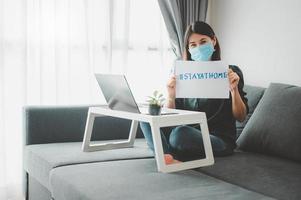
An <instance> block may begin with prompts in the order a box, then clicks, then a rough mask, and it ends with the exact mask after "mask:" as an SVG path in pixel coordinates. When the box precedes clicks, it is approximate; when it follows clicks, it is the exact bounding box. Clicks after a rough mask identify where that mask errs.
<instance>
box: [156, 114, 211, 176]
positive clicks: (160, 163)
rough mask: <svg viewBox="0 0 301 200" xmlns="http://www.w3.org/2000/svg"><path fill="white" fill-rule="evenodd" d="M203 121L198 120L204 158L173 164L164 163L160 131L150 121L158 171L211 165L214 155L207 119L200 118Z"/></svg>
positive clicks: (158, 127) (173, 170) (165, 171)
mask: <svg viewBox="0 0 301 200" xmlns="http://www.w3.org/2000/svg"><path fill="white" fill-rule="evenodd" d="M202 120H203V121H204V123H202V122H200V127H201V132H202V137H203V144H204V148H205V155H206V158H203V159H198V160H192V161H186V162H180V163H174V164H168V165H166V164H165V160H164V153H163V146H162V140H161V133H160V128H161V127H160V126H158V125H157V124H156V123H154V122H152V123H150V125H151V130H152V136H153V141H154V149H155V157H156V162H157V167H158V171H160V172H164V173H168V172H176V171H180V170H186V169H192V168H198V167H203V166H208V165H212V164H213V163H214V157H213V153H212V147H211V141H210V136H209V130H208V126H207V120H206V118H203V119H202Z"/></svg>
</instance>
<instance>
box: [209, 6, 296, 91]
mask: <svg viewBox="0 0 301 200" xmlns="http://www.w3.org/2000/svg"><path fill="white" fill-rule="evenodd" d="M209 1H210V3H209V9H210V11H209V15H210V16H209V18H208V20H209V23H210V24H211V25H212V27H213V29H214V30H215V32H216V35H217V37H218V39H219V41H220V45H221V49H222V59H225V60H226V61H228V62H229V64H236V65H238V66H240V68H241V69H242V70H243V73H244V76H245V82H246V83H247V84H252V85H257V86H265V87H266V86H268V84H269V83H270V82H282V83H290V84H295V85H299V86H301V1H300V0H209Z"/></svg>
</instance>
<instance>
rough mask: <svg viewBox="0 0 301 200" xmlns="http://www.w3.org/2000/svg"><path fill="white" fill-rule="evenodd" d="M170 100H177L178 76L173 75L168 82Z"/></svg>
mask: <svg viewBox="0 0 301 200" xmlns="http://www.w3.org/2000/svg"><path fill="white" fill-rule="evenodd" d="M167 92H168V98H171V99H175V97H176V76H175V75H173V76H172V77H171V78H170V79H169V80H168V82H167Z"/></svg>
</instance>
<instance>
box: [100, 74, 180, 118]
mask: <svg viewBox="0 0 301 200" xmlns="http://www.w3.org/2000/svg"><path fill="white" fill-rule="evenodd" d="M95 77H96V80H97V82H98V85H99V87H100V89H101V90H102V93H103V95H104V97H105V99H106V101H107V103H108V106H109V108H110V109H112V110H120V111H127V112H132V113H141V114H149V113H148V107H147V105H144V106H140V107H138V105H137V103H136V101H135V98H134V96H133V94H132V91H131V89H130V87H129V84H128V82H127V80H126V78H125V76H124V75H114V74H95ZM167 114H177V113H175V112H166V111H163V110H162V112H161V115H167Z"/></svg>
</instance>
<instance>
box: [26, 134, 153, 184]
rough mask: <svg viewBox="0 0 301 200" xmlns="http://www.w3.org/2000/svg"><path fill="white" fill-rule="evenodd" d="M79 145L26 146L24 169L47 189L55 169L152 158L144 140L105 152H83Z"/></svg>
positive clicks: (76, 143) (77, 143) (70, 143)
mask: <svg viewBox="0 0 301 200" xmlns="http://www.w3.org/2000/svg"><path fill="white" fill-rule="evenodd" d="M114 141H116V140H114ZM102 142H106V141H102ZM81 145H82V142H69V143H51V144H35V145H27V146H25V149H24V168H25V170H26V171H27V172H28V173H29V174H30V175H31V176H32V177H34V178H35V179H36V180H38V181H39V182H40V183H41V184H42V185H44V186H45V187H46V188H48V189H49V172H50V170H51V169H53V168H56V167H60V166H65V165H72V164H79V163H89V162H101V161H110V160H123V159H135V158H149V157H153V154H152V152H151V151H150V150H149V149H148V147H147V145H146V142H145V140H144V139H136V140H135V144H134V148H122V149H113V150H106V151H95V152H83V151H82V149H81Z"/></svg>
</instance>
